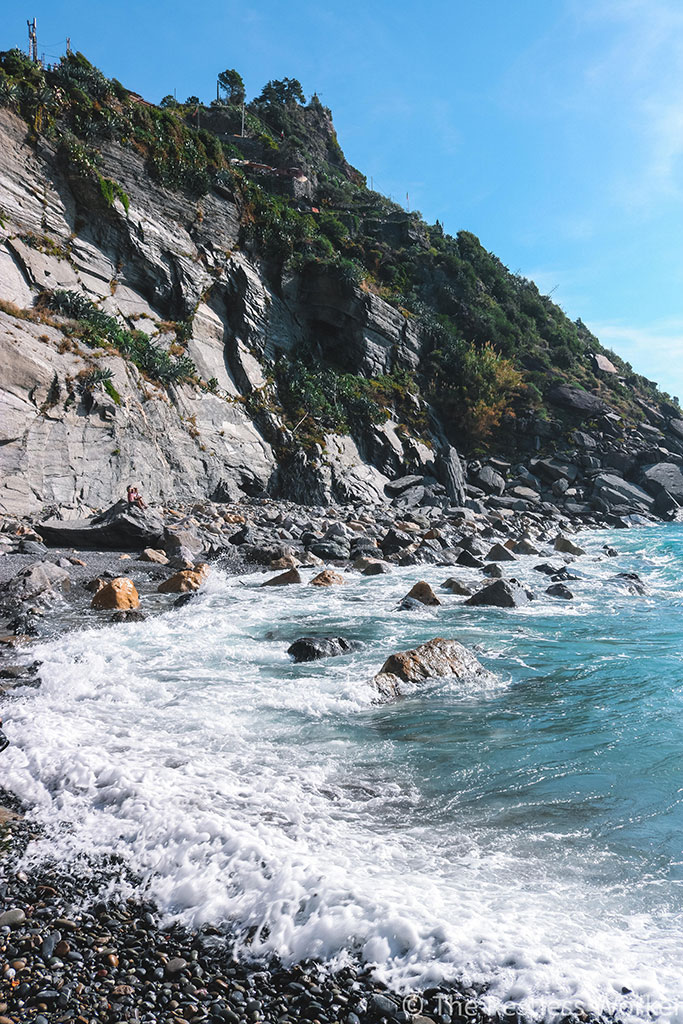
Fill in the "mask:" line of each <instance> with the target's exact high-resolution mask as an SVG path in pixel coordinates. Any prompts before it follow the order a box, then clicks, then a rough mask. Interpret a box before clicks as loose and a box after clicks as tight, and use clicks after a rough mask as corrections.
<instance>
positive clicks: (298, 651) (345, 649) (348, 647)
mask: <svg viewBox="0 0 683 1024" xmlns="http://www.w3.org/2000/svg"><path fill="white" fill-rule="evenodd" d="M359 646H360V644H359V643H358V641H356V640H346V639H345V638H344V637H343V636H302V637H300V638H299V639H298V640H295V641H294V643H293V644H290V646H289V647H288V648H287V654H289V655H290V656H291V657H292V658H293V660H294V661H295V662H304V661H318V660H319V659H320V658H336V657H339V655H341V654H348V653H349V651H355V650H357V649H358V647H359Z"/></svg>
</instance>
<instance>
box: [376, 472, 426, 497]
mask: <svg viewBox="0 0 683 1024" xmlns="http://www.w3.org/2000/svg"><path fill="white" fill-rule="evenodd" d="M423 481H424V477H423V476H414V475H413V476H401V477H399V478H398V479H397V480H390V481H389V483H387V484H385V485H384V490H385V491H386V493H387V494H388V495H389V497H390V498H396V497H398V495H400V494H403V492H404V491H408V490H410V489H411V487H419V486H420V485H421V484H422V483H423Z"/></svg>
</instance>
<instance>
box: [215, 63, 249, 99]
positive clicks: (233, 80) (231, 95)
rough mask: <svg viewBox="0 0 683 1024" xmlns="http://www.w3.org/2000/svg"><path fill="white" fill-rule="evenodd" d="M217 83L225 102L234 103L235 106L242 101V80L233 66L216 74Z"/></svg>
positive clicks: (243, 94) (243, 92)
mask: <svg viewBox="0 0 683 1024" xmlns="http://www.w3.org/2000/svg"><path fill="white" fill-rule="evenodd" d="M218 85H219V86H220V90H221V92H222V93H223V96H224V98H225V102H226V103H231V104H235V105H236V106H239V105H240V104H241V103H244V96H245V91H244V80H243V79H242V76H241V75H240V73H239V71H235V69H234V68H227V69H226V70H225V71H221V73H220V75H219V76H218Z"/></svg>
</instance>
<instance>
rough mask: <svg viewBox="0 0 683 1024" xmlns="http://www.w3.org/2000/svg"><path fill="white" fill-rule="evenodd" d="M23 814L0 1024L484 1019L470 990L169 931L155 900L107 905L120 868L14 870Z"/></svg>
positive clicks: (5, 912) (438, 1023) (440, 1023)
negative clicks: (403, 986) (419, 986)
mask: <svg viewBox="0 0 683 1024" xmlns="http://www.w3.org/2000/svg"><path fill="white" fill-rule="evenodd" d="M4 799H5V800H7V794H4ZM10 800H11V798H10ZM15 807H16V803H15ZM13 813H14V814H16V815H17V816H16V817H13V816H12V814H13ZM18 814H19V808H18V807H16V811H15V812H11V811H9V809H7V810H6V811H5V817H6V818H8V819H9V820H6V822H5V825H4V826H3V830H2V834H3V846H5V847H6V849H5V852H4V854H3V855H2V860H1V861H0V863H1V864H2V867H3V869H4V870H3V878H2V880H1V881H0V896H1V898H2V902H1V904H0V961H2V967H1V968H0V1022H1V1024H10V1022H11V1024H20V1022H29V1021H30V1022H33V1024H46V1022H53V1021H54V1022H62V1021H64V1022H66V1021H78V1022H83V1024H85V1022H95V1021H102V1022H107V1024H116V1022H123V1021H150V1022H162V1021H164V1022H165V1021H178V1022H182V1021H194V1022H200V1021H207V1022H210V1021H216V1022H218V1021H225V1022H227V1024H257V1022H260V1021H264V1022H265V1021H268V1022H271V1021H272V1022H273V1024H275V1022H278V1024H289V1022H294V1021H298V1020H305V1021H311V1022H312V1024H315V1022H319V1024H337V1022H338V1024H360V1021H371V1022H377V1024H382V1022H385V1024H387V1022H390V1021H394V1022H397V1024H408V1022H409V1021H415V1022H417V1024H428V1022H429V1021H433V1022H435V1024H450V1022H451V1021H452V1020H454V1019H458V1018H467V1020H468V1021H470V1022H471V1024H483V1022H484V1021H486V1020H490V1019H491V1018H489V1017H487V1016H486V1014H485V1013H484V1012H483V1011H482V1009H481V1007H480V1006H479V1004H478V999H479V998H480V997H481V993H479V992H477V991H475V990H474V989H472V988H469V989H464V990H458V989H456V988H455V987H453V986H442V987H441V988H439V990H438V991H437V990H432V991H429V992H423V993H421V994H420V995H419V996H418V995H416V994H411V995H408V996H406V995H405V994H397V993H392V992H391V991H389V990H388V989H387V988H386V986H384V985H382V984H381V983H379V982H378V981H377V980H375V979H373V978H372V976H371V971H370V969H369V968H367V967H363V966H361V965H360V964H358V963H356V962H354V961H353V960H352V959H351V958H350V959H349V963H348V965H346V966H344V967H341V968H338V969H334V968H330V967H327V966H325V965H324V964H321V963H319V962H317V961H315V960H306V961H304V962H302V963H298V964H295V965H292V966H285V965H283V964H282V963H280V962H278V961H276V960H271V961H269V962H263V961H251V962H249V961H247V960H245V959H244V958H239V959H238V958H236V957H235V955H234V947H233V942H232V941H231V938H230V935H229V933H226V932H223V931H220V930H218V929H216V928H213V927H209V926H205V927H203V928H200V929H198V930H192V931H188V930H186V929H183V928H181V927H179V926H177V925H173V926H171V927H165V926H164V923H163V921H162V920H161V919H160V915H159V913H158V911H157V908H156V907H155V906H154V904H153V903H150V902H146V901H144V899H140V898H136V899H133V898H127V899H124V898H121V897H119V898H117V897H116V896H112V895H111V892H112V888H113V886H112V878H114V879H115V878H117V876H118V877H120V875H121V874H122V873H123V869H122V868H121V866H120V865H118V866H117V865H87V866H86V865H82V864H81V865H78V866H77V867H76V870H75V872H74V871H68V870H66V869H65V868H64V866H63V865H58V864H52V865H41V866H40V867H37V868H31V867H30V866H28V867H27V866H25V865H21V863H20V861H21V855H22V853H23V852H24V850H25V848H26V846H27V844H28V843H29V842H30V840H31V838H32V834H33V832H34V827H33V826H32V825H31V822H30V820H27V819H22V818H21V817H19V816H18ZM7 847H8V848H7ZM126 881H131V880H130V879H127V880H126ZM417 1011H419V1012H417Z"/></svg>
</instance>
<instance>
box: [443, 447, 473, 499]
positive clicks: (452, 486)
mask: <svg viewBox="0 0 683 1024" xmlns="http://www.w3.org/2000/svg"><path fill="white" fill-rule="evenodd" d="M435 467H436V474H437V476H438V478H439V480H440V481H441V483H442V484H443V485H444V487H445V488H446V494H447V495H448V497H449V498H450V500H451V503H452V504H453V505H464V504H465V497H466V495H465V474H464V472H463V468H462V462H461V461H460V456H459V455H458V453H457V451H456V450H455V448H453V446H452V445H449V446H448V447H447V448H445V449H444V450H443V451H442V452H440V453H439V455H438V456H437V459H436V463H435Z"/></svg>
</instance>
